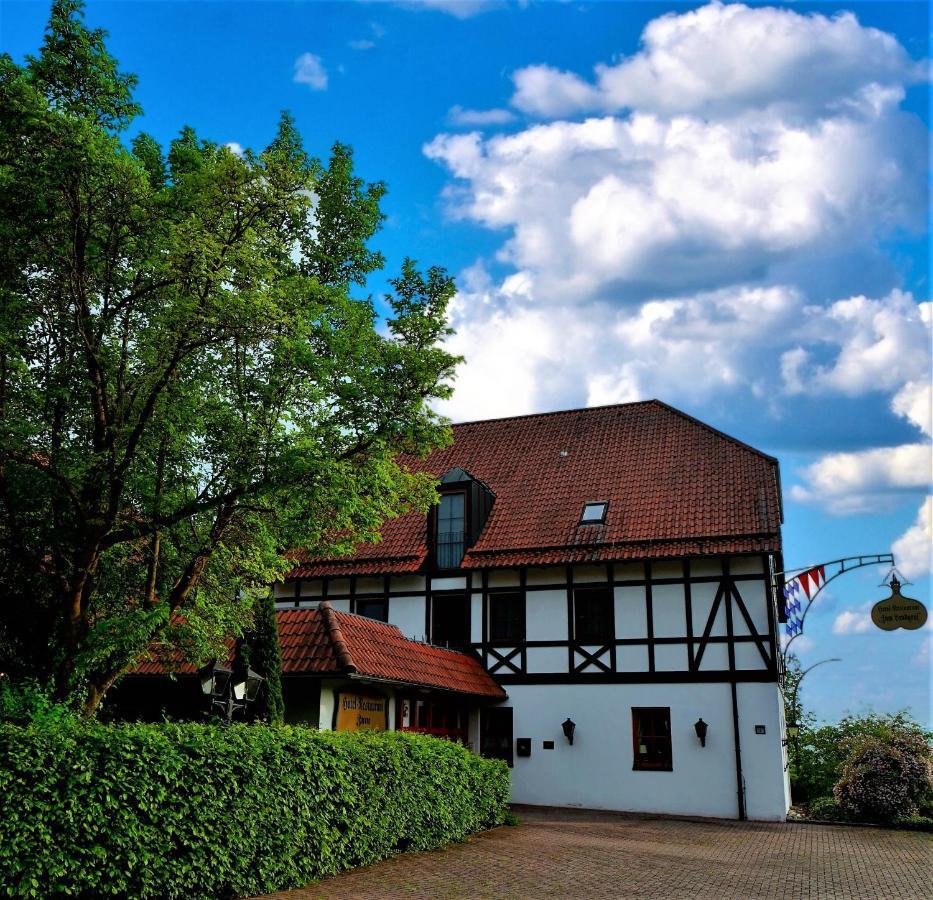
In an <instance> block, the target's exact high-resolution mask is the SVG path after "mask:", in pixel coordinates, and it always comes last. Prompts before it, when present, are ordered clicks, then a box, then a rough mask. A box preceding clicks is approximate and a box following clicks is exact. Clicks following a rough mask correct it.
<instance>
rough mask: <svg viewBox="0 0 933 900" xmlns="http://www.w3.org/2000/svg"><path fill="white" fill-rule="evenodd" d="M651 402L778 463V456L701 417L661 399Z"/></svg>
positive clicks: (744, 448) (743, 448) (741, 447)
mask: <svg viewBox="0 0 933 900" xmlns="http://www.w3.org/2000/svg"><path fill="white" fill-rule="evenodd" d="M652 402H653V403H657V404H658V406H661V407H663V408H664V409H666V410H668V412H672V413H674V414H675V415H678V416H680V417H681V418H682V419H686V420H687V421H688V422H691V423H692V424H694V425H699V426H700V427H701V428H703V429H705V430H706V431H708V432H710V433H711V434H715V435H716V436H717V437H721V438H724V439H725V440H727V441H729V442H730V443H732V444H735V445H736V446H737V447H739V448H740V449H741V450H748V451H749V452H751V453H754V454H755V455H756V456H760V457H762V459H766V460H768V462H773V463H778V458H777V457H776V456H771V454H770V453H765V452H764V451H762V450H759V449H758V448H757V447H753V446H752V445H751V444H746V443H745V441H743V440H741V439H740V438H737V437H734V436H733V435H731V434H727V433H726V432H725V431H721V430H720V429H718V428H714V427H713V426H712V425H710V424H708V423H707V422H704V421H703V420H702V419H698V418H696V416H691V415H690V413H685V412H684V411H683V410H682V409H678V408H677V407H676V406H671V405H670V403H665V402H664V401H663V400H653V401H652Z"/></svg>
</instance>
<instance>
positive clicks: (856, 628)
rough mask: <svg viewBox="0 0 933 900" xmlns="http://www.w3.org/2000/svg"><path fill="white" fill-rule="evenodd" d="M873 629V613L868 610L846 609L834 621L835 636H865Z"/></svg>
mask: <svg viewBox="0 0 933 900" xmlns="http://www.w3.org/2000/svg"><path fill="white" fill-rule="evenodd" d="M871 627H872V622H871V613H870V612H869V611H866V610H856V609H844V610H843V611H842V612H841V613H839V614H838V615H837V616H836V618H835V619H834V620H833V634H864V633H865V632H866V631H871Z"/></svg>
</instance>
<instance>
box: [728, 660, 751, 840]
mask: <svg viewBox="0 0 933 900" xmlns="http://www.w3.org/2000/svg"><path fill="white" fill-rule="evenodd" d="M729 686H730V687H731V688H732V734H733V737H734V739H735V783H736V795H737V797H738V801H739V821H740V822H744V821H745V820H746V819H747V818H748V816H747V815H746V813H745V779H744V778H743V776H742V738H741V737H740V735H739V698H738V693H737V691H736V685H735V679H734V678H733V680H732V681H731V682H730V683H729Z"/></svg>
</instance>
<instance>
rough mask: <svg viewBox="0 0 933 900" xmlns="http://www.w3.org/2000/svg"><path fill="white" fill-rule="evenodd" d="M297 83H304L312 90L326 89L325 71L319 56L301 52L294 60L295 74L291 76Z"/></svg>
mask: <svg viewBox="0 0 933 900" xmlns="http://www.w3.org/2000/svg"><path fill="white" fill-rule="evenodd" d="M292 81H295V82H296V83H298V84H306V85H308V87H309V88H311V90H312V91H323V90H326V89H327V71H326V69H325V68H324V63H323V61H322V60H321V57H320V56H315V55H314V54H313V53H302V54H301V56H299V57H298V59H296V60H295V74H294V76H293V78H292Z"/></svg>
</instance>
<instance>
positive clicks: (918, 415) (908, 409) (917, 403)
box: [891, 381, 933, 437]
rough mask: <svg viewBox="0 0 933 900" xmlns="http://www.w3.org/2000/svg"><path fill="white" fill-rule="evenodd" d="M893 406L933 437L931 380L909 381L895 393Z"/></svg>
mask: <svg viewBox="0 0 933 900" xmlns="http://www.w3.org/2000/svg"><path fill="white" fill-rule="evenodd" d="M891 408H892V409H893V410H894V412H896V413H897V414H898V415H899V416H903V417H904V418H905V419H909V420H910V421H911V422H913V423H914V425H916V426H917V427H918V428H919V429H920V430H921V431H922V432H923V433H924V434H926V435H928V436H930V437H933V384H931V383H930V382H929V381H927V382H923V381H908V382H907V383H906V384H905V385H904V386H903V387H902V388H901V389H900V390H899V391H898V392H897V393H896V394H895V395H894V398H893V400H892V401H891Z"/></svg>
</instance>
